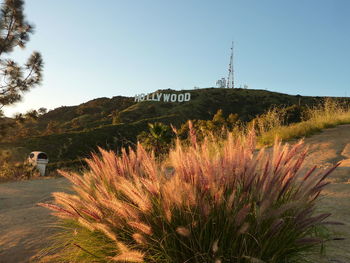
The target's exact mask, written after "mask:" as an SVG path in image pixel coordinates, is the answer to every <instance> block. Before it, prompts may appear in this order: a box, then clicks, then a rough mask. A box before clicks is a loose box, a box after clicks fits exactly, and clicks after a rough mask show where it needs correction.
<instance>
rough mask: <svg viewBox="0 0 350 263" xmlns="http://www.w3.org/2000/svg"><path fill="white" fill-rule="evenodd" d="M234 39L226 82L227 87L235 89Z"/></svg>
mask: <svg viewBox="0 0 350 263" xmlns="http://www.w3.org/2000/svg"><path fill="white" fill-rule="evenodd" d="M233 73H234V72H233V41H232V46H231V56H230V64H229V66H228V77H227V82H226V88H228V89H233V88H234V87H235V82H234V78H233Z"/></svg>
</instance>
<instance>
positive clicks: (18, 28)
mask: <svg viewBox="0 0 350 263" xmlns="http://www.w3.org/2000/svg"><path fill="white" fill-rule="evenodd" d="M23 5H24V2H23V0H5V1H4V2H3V3H2V5H1V8H0V77H1V81H0V111H1V110H2V109H3V107H5V106H8V105H11V104H13V103H15V102H18V101H20V100H21V99H22V95H23V93H25V92H27V91H29V90H30V89H32V88H34V87H35V86H37V85H38V84H39V83H40V81H41V79H42V75H41V72H42V68H43V61H42V58H41V55H40V53H38V52H33V54H32V55H31V56H30V57H29V58H28V60H27V62H26V63H25V64H24V65H23V66H21V65H19V64H17V63H16V62H15V61H13V60H12V59H10V58H9V57H8V56H9V54H10V53H11V52H13V51H14V49H15V48H16V47H19V48H25V46H26V44H27V42H28V41H29V35H30V34H32V33H33V27H32V25H30V24H29V23H28V22H27V21H26V20H25V16H24V13H23ZM0 122H3V120H1V115H0ZM4 128H5V126H1V125H0V129H4ZM1 132H2V131H1V130H0V133H1Z"/></svg>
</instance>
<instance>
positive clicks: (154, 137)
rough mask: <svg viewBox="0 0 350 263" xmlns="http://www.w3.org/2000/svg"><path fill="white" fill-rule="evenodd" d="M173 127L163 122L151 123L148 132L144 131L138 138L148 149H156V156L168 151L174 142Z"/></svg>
mask: <svg viewBox="0 0 350 263" xmlns="http://www.w3.org/2000/svg"><path fill="white" fill-rule="evenodd" d="M172 138H173V133H172V131H171V128H170V127H169V126H167V125H165V124H163V123H161V122H156V123H149V124H148V132H142V133H141V134H140V135H139V136H138V140H139V141H140V142H141V143H142V144H143V145H144V147H145V148H146V149H148V150H151V151H154V153H155V155H156V156H159V155H161V154H164V153H166V152H167V151H168V150H169V148H170V146H171V142H172Z"/></svg>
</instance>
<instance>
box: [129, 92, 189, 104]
mask: <svg viewBox="0 0 350 263" xmlns="http://www.w3.org/2000/svg"><path fill="white" fill-rule="evenodd" d="M190 100H191V93H189V92H187V93H180V94H176V93H173V94H170V93H150V94H147V95H146V94H144V93H142V94H139V95H135V101H136V102H140V101H163V102H184V101H190Z"/></svg>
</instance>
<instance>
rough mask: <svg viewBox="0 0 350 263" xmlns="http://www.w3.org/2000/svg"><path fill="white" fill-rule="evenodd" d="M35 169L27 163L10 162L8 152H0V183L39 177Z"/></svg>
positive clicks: (10, 157)
mask: <svg viewBox="0 0 350 263" xmlns="http://www.w3.org/2000/svg"><path fill="white" fill-rule="evenodd" d="M39 176H40V174H39V172H38V171H37V169H36V168H35V167H34V166H33V165H31V164H30V163H28V162H27V161H24V162H15V161H12V156H11V153H10V152H7V151H1V152H0V181H9V180H22V179H30V178H34V177H39Z"/></svg>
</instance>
